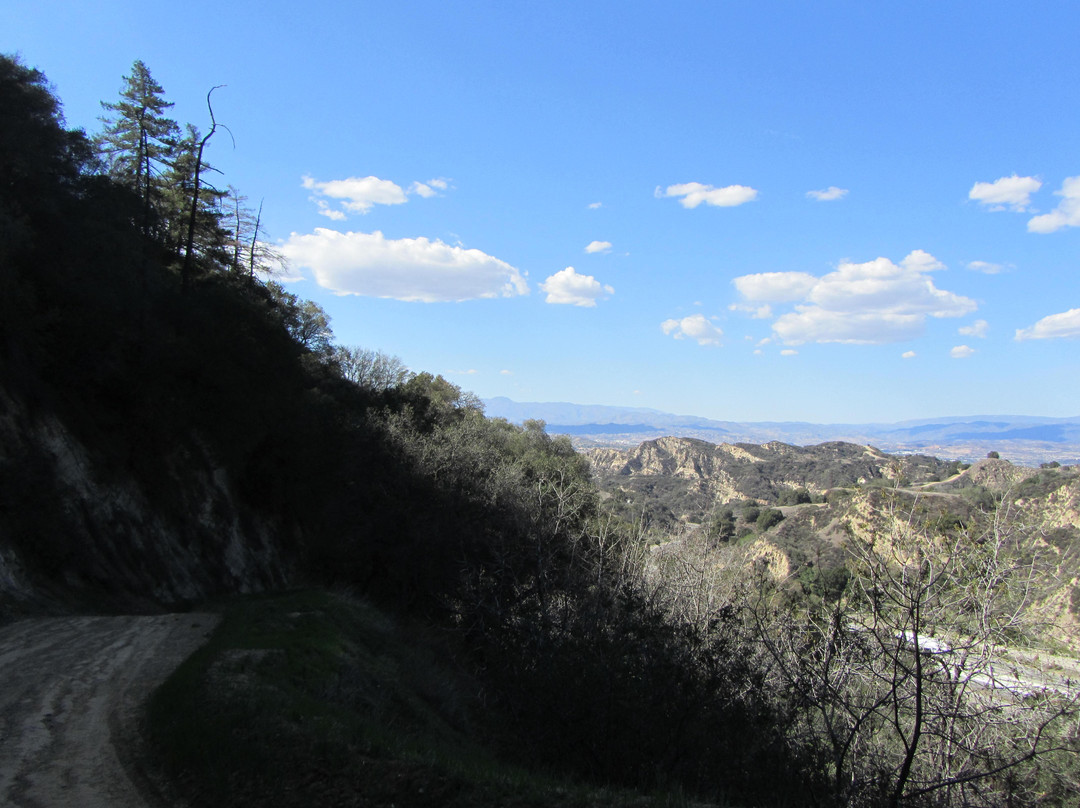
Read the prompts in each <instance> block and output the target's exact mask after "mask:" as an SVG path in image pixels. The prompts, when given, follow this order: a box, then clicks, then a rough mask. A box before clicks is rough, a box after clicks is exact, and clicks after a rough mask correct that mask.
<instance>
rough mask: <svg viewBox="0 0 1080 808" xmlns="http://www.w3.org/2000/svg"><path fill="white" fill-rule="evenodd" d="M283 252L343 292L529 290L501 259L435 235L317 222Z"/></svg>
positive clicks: (442, 297)
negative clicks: (396, 235)
mask: <svg viewBox="0 0 1080 808" xmlns="http://www.w3.org/2000/svg"><path fill="white" fill-rule="evenodd" d="M281 252H282V254H283V255H284V256H285V258H286V259H287V260H288V261H289V262H290V263H291V264H292V265H293V266H295V267H303V268H307V269H310V270H311V272H312V274H313V276H314V278H315V281H316V282H317V283H318V284H319V285H320V286H322V287H324V288H326V289H329V290H331V291H333V292H336V293H338V294H342V295H361V296H365V297H384V298H393V299H396V300H406V301H422V302H425V303H433V302H436V301H453V300H472V299H476V298H495V297H515V296H517V295H527V294H528V293H529V286H528V283H527V282H526V280H525V278H524V276H523V275H522V273H521V272H520V271H519V270H518V269H516V268H515V267H513V266H511V265H510V264H508V263H506V262H505V261H500V260H499V259H498V258H495V257H494V256H491V255H488V254H487V253H484V252H481V251H480V250H476V249H465V248H464V247H460V246H452V245H449V244H446V243H444V242H442V241H440V240H438V239H435V240H431V239H427V238H423V237H421V238H402V239H388V238H386V237H384V236H383V234H382V233H381V232H379V231H375V232H374V233H353V232H348V233H342V232H339V231H337V230H331V229H328V228H323V227H318V228H316V229H315V232H313V233H307V234H299V233H293V234H292V235H291V236H289V238H288V240H287V241H286V242H285V243H284V244H283V245H282V246H281Z"/></svg>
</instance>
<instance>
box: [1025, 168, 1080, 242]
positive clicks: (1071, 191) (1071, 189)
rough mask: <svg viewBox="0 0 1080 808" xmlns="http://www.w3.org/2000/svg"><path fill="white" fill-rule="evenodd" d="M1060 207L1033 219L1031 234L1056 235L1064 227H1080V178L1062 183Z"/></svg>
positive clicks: (1057, 192)
mask: <svg viewBox="0 0 1080 808" xmlns="http://www.w3.org/2000/svg"><path fill="white" fill-rule="evenodd" d="M1054 194H1055V196H1060V197H1061V201H1060V202H1059V203H1058V206H1057V207H1056V208H1054V209H1053V210H1052V211H1050V212H1049V213H1044V214H1043V215H1042V216H1034V217H1032V218H1031V219H1030V220H1029V221H1028V224H1027V229H1028V232H1029V233H1054V232H1056V231H1058V230H1061V229H1062V228H1064V227H1080V177H1067V178H1066V179H1065V181H1064V182H1063V183H1061V190H1060V191H1054Z"/></svg>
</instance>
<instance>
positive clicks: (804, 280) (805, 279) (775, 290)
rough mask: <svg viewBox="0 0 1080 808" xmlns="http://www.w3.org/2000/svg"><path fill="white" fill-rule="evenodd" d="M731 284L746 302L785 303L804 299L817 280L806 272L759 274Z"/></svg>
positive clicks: (738, 279)
mask: <svg viewBox="0 0 1080 808" xmlns="http://www.w3.org/2000/svg"><path fill="white" fill-rule="evenodd" d="M732 283H733V284H735V288H736V289H738V290H739V294H741V295H742V296H743V297H744V298H746V299H747V300H753V301H755V302H768V303H786V302H789V301H792V300H801V299H802V298H804V297H806V295H807V294H809V292H810V290H811V289H813V288H814V286H815V285H816V284H817V283H818V279H817V278H815V277H814V276H813V275H811V274H809V273H808V272H759V273H757V274H756V275H742V276H740V277H738V278H735V279H734V280H733V281H732Z"/></svg>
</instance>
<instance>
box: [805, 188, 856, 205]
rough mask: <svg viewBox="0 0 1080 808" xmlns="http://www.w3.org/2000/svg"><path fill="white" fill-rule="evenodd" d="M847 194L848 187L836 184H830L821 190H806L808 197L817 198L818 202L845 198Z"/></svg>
mask: <svg viewBox="0 0 1080 808" xmlns="http://www.w3.org/2000/svg"><path fill="white" fill-rule="evenodd" d="M847 195H848V189H847V188H837V187H836V186H835V185H830V186H829V187H828V188H824V189H822V190H820V191H807V192H806V196H807V198H808V199H816V200H817V201H818V202H832V201H833V200H835V199H843V198H844V197H845V196H847Z"/></svg>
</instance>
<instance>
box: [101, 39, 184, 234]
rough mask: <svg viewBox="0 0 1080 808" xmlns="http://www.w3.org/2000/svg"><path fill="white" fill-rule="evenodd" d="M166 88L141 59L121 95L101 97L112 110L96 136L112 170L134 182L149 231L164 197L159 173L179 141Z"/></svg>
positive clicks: (127, 182) (125, 181)
mask: <svg viewBox="0 0 1080 808" xmlns="http://www.w3.org/2000/svg"><path fill="white" fill-rule="evenodd" d="M164 92H165V90H164V88H163V87H162V86H161V85H160V84H158V83H157V81H155V80H154V77H153V76H151V75H150V70H149V68H147V66H146V65H145V64H143V62H142V61H141V60H136V61H135V63H134V64H133V65H132V66H131V73H130V75H127V76H124V87H123V89H122V90H121V91H120V100H119V101H117V102H115V103H111V102H107V101H102V102H101V106H102V107H103V108H104V109H105V110H106V111H107V112H108V113H111V114H110V115H107V116H104V117H103V118H102V119H101V120H102V123H104V125H105V128H104V130H103V131H102V132H101V133H100V134H99V135H98V136H97V138H96V144H97V147H98V151H99V152H100V154H101V155H102V157H103V158H104V159H105V160H106V163H107V165H108V168H109V173H110V174H111V175H112V176H113V177H114V178H116V179H117V180H118V181H120V182H121V183H123V184H124V185H127V186H128V187H130V188H131V189H132V190H133V191H134V192H135V193H136V195H137V196H138V197H139V199H140V201H141V203H142V222H141V227H142V230H143V232H144V233H145V234H147V235H150V234H151V232H152V231H153V229H154V218H155V217H154V213H155V207H156V202H157V201H158V197H159V182H158V178H160V176H161V175H162V173H163V172H164V171H165V170H166V168H167V166H168V165H169V162H170V161H171V158H172V156H173V153H174V152H175V150H176V148H177V144H178V143H179V141H180V128H179V127H178V126H177V124H176V121H174V120H173V119H172V118H169V117H167V115H166V113H167V112H168V110H169V109H171V108H172V106H173V105H172V102H170V101H166V100H165V99H164V97H163V93H164Z"/></svg>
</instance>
